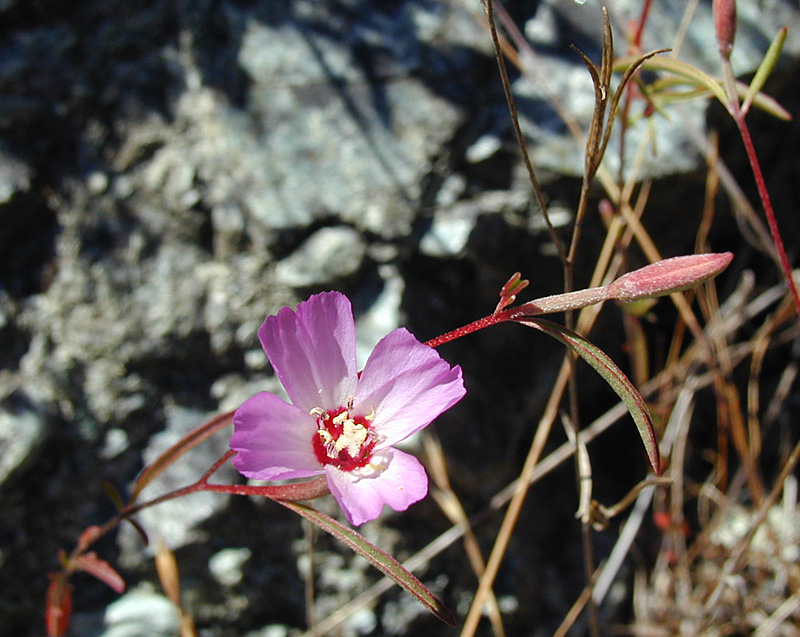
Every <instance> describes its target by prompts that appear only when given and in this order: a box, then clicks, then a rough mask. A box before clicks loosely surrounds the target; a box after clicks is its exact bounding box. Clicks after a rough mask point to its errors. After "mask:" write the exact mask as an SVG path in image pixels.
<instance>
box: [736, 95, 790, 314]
mask: <svg viewBox="0 0 800 637" xmlns="http://www.w3.org/2000/svg"><path fill="white" fill-rule="evenodd" d="M734 120H735V121H736V125H737V126H738V128H739V134H740V135H741V136H742V141H743V142H744V147H745V150H746V152H747V159H748V160H749V161H750V168H751V169H752V170H753V177H754V178H755V180H756V187H757V188H758V195H759V197H761V205H762V206H763V207H764V214H765V215H766V217H767V224H768V225H769V231H770V234H771V235H772V240H773V241H774V242H775V249H776V250H777V251H778V258H779V259H780V264H781V269H782V270H783V276H784V278H785V279H786V284H787V285H788V286H789V290H791V293H792V299H793V300H794V307H795V311H796V312H797V315H798V316H800V294H798V293H797V286H796V285H795V284H794V277H793V276H792V266H791V265H790V263H789V258H788V257H787V256H786V249H785V248H784V246H783V239H782V238H781V233H780V230H779V229H778V222H777V221H776V219H775V211H774V210H773V209H772V201H771V200H770V197H769V191H768V190H767V184H766V182H765V181H764V175H763V174H762V173H761V166H760V165H759V163H758V156H757V155H756V149H755V146H753V139H752V137H750V130H749V129H748V128H747V123H746V122H745V119H744V115H742V114H741V112H740V111H739V110H738V109H737V112H735V113H734Z"/></svg>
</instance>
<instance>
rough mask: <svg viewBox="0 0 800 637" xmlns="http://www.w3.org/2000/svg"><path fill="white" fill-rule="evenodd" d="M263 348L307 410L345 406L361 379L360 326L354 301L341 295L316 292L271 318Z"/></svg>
mask: <svg viewBox="0 0 800 637" xmlns="http://www.w3.org/2000/svg"><path fill="white" fill-rule="evenodd" d="M258 337H259V339H260V340H261V345H262V346H263V347H264V351H265V352H266V353H267V356H268V357H269V361H270V363H272V367H273V368H274V369H275V373H276V374H277V375H278V378H279V379H280V381H281V383H283V386H284V387H285V388H286V392H287V393H288V394H289V397H290V398H291V399H292V403H294V404H295V405H297V406H298V407H299V408H300V409H302V410H303V411H306V412H308V411H311V410H312V409H313V408H315V407H322V408H323V409H333V408H336V407H341V406H343V405H344V404H345V403H346V402H347V399H348V398H349V397H350V396H352V395H353V391H354V389H355V385H356V378H357V372H358V369H357V366H356V328H355V323H354V321H353V310H352V307H351V306H350V301H349V300H348V299H347V297H346V296H344V295H343V294H341V293H339V292H325V293H323V294H315V295H314V296H312V297H310V298H309V299H308V300H307V301H304V302H302V303H300V304H299V305H298V306H297V311H294V310H292V309H290V308H288V307H285V308H283V309H282V310H280V312H278V314H277V315H276V316H269V317H267V320H266V321H264V324H263V325H262V326H261V329H260V330H259V331H258Z"/></svg>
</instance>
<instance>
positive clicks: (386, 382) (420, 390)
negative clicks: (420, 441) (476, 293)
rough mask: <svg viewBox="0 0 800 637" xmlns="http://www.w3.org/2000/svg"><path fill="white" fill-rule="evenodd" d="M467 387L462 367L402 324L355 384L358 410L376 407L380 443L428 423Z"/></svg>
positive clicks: (369, 410) (367, 411) (400, 437)
mask: <svg viewBox="0 0 800 637" xmlns="http://www.w3.org/2000/svg"><path fill="white" fill-rule="evenodd" d="M465 393H466V390H465V389H464V381H463V379H462V378H461V368H460V367H458V366H455V367H452V368H451V367H450V364H449V363H448V362H447V361H445V360H444V359H443V358H441V357H440V356H439V354H438V353H437V352H436V350H434V349H433V348H431V347H428V346H427V345H425V344H423V343H420V342H419V341H418V340H417V339H416V338H414V336H413V335H412V334H411V333H410V332H408V330H406V329H403V328H400V329H397V330H394V331H393V332H391V333H390V334H388V335H387V336H386V337H384V338H383V339H382V340H381V341H380V342H379V343H378V344H377V345H376V346H375V349H374V350H373V352H372V355H371V356H370V357H369V360H368V361H367V364H366V366H365V367H364V371H363V372H362V374H361V378H360V379H359V381H358V387H357V388H356V393H355V401H354V404H353V411H354V412H355V413H356V414H357V415H359V416H362V415H363V416H366V415H368V414H370V413H373V412H374V420H373V426H374V427H375V431H376V432H377V433H378V434H379V435H380V442H379V443H378V448H384V447H388V446H391V445H392V444H394V443H396V442H398V441H400V440H403V439H404V438H407V437H408V436H410V435H411V434H413V433H415V432H417V431H419V430H420V429H422V428H424V427H427V426H428V425H429V424H430V423H431V422H432V421H433V419H434V418H436V417H437V416H438V415H439V414H441V413H442V412H443V411H445V410H447V409H449V408H450V407H452V406H453V405H454V404H455V403H457V402H458V401H459V400H461V398H462V397H463V396H464V394H465Z"/></svg>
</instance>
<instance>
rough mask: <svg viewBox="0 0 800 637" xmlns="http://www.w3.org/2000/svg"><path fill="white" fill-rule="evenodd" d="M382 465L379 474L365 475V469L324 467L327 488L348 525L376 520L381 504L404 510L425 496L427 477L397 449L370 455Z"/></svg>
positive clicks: (415, 461)
mask: <svg viewBox="0 0 800 637" xmlns="http://www.w3.org/2000/svg"><path fill="white" fill-rule="evenodd" d="M373 459H374V460H375V461H376V462H383V463H384V464H385V469H384V470H383V472H380V473H377V472H376V474H375V475H373V476H369V475H367V474H365V473H364V471H365V470H363V469H361V470H358V471H352V472H347V471H342V470H341V469H337V468H336V467H334V466H333V465H327V466H326V467H325V474H326V475H327V477H328V487H329V488H330V490H331V493H332V494H333V497H335V498H336V501H337V502H338V503H339V506H340V507H342V510H343V511H344V514H345V516H346V517H347V519H348V520H349V521H350V524H353V525H355V526H358V525H359V524H364V522H369V521H370V520H374V519H375V518H377V517H378V516H379V515H380V514H381V511H382V510H383V505H384V504H386V505H389V507H391V508H392V509H394V510H395V511H405V510H406V509H407V508H408V507H409V506H411V505H412V504H414V503H415V502H419V501H420V500H422V498H424V497H425V496H426V495H427V493H428V476H427V475H426V474H425V469H423V468H422V465H421V464H420V462H419V460H417V459H416V458H415V457H414V456H410V455H409V454H407V453H403V452H402V451H398V450H397V449H385V450H384V451H382V452H379V453H377V454H375V455H374V456H373Z"/></svg>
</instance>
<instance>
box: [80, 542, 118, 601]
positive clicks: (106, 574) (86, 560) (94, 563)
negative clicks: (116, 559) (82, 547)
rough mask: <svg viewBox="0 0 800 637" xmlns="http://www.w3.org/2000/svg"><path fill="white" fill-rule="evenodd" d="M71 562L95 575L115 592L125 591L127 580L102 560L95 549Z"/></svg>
mask: <svg viewBox="0 0 800 637" xmlns="http://www.w3.org/2000/svg"><path fill="white" fill-rule="evenodd" d="M71 563H72V567H73V568H74V569H76V570H79V571H84V572H85V573H89V574H90V575H94V576H95V577H96V578H97V579H99V580H100V581H101V582H103V583H104V584H107V585H108V586H110V587H111V588H112V589H113V590H114V591H115V592H117V593H122V592H124V591H125V580H123V579H122V577H121V576H120V574H119V573H117V571H115V570H114V568H113V567H112V566H111V565H110V564H109V563H108V562H106V561H104V560H101V559H100V558H99V557H97V554H96V553H94V552H93V551H90V552H89V553H84V554H83V555H79V556H78V557H75V558H72V561H71Z"/></svg>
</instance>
